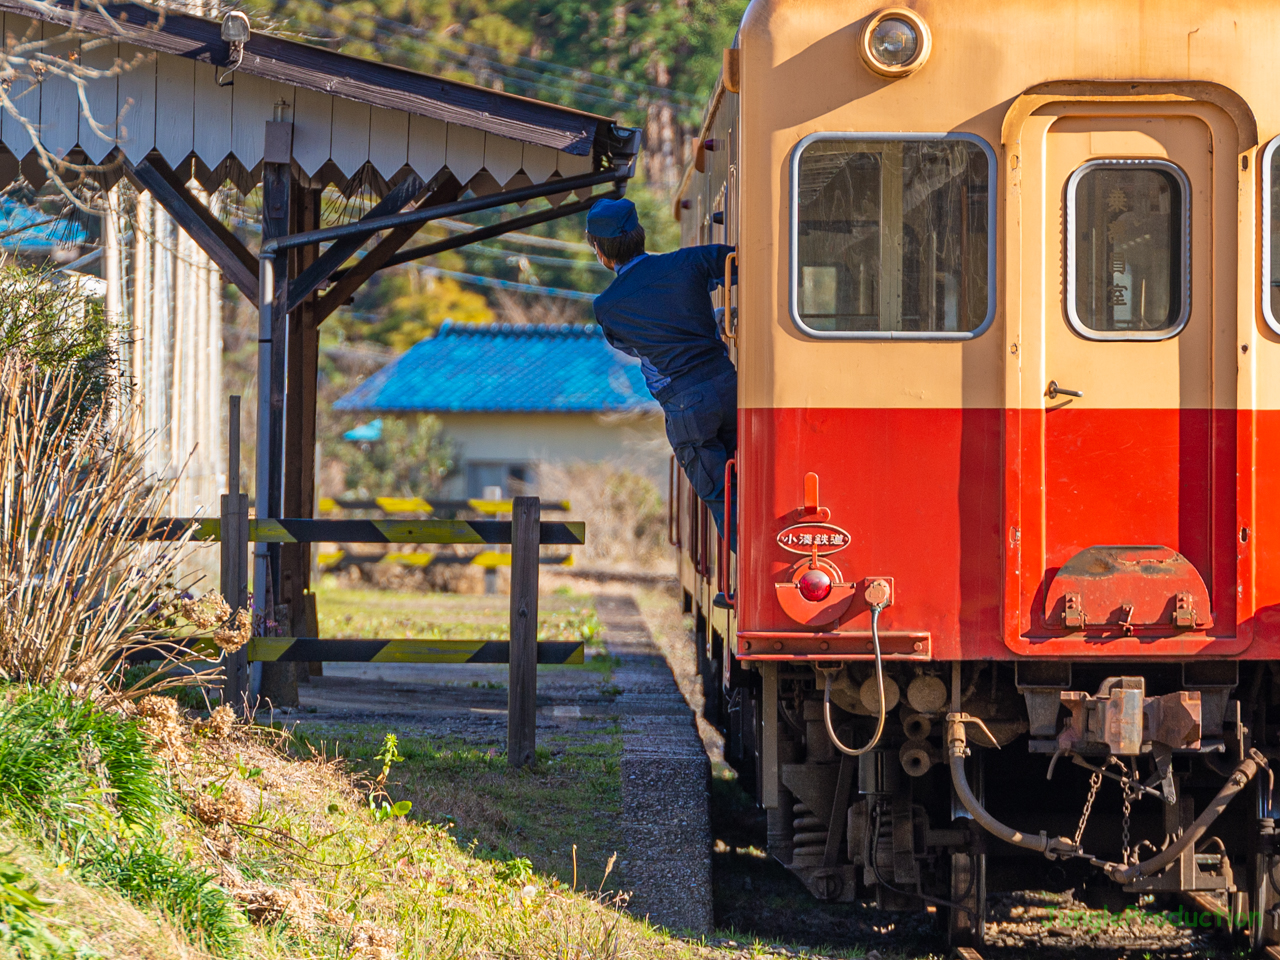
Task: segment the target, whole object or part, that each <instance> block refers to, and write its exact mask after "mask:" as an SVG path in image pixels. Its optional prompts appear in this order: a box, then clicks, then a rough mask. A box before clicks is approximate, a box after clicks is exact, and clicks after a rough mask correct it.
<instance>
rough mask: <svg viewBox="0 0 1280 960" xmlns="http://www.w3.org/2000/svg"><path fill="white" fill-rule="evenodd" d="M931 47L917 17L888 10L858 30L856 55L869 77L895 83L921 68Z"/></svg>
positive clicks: (911, 12)
mask: <svg viewBox="0 0 1280 960" xmlns="http://www.w3.org/2000/svg"><path fill="white" fill-rule="evenodd" d="M931 46H932V38H931V36H930V34H929V27H928V25H927V24H926V23H925V22H924V19H923V18H922V17H921V16H920V15H919V14H918V13H916V12H915V11H914V10H908V9H906V8H905V7H890V8H888V9H886V10H881V11H880V12H879V13H877V14H875V15H874V16H872V17H871V19H869V20H868V21H867V23H866V25H865V26H864V27H863V28H862V37H861V41H860V43H859V53H861V55H862V62H863V63H864V64H866V66H867V69H868V70H870V71H871V72H872V73H874V74H876V75H877V76H881V77H888V78H890V79H898V78H899V77H905V76H908V75H909V74H912V73H915V72H916V71H917V70H919V69H920V68H921V67H922V66H924V62H925V61H926V60H927V59H928V58H929V50H930V47H931Z"/></svg>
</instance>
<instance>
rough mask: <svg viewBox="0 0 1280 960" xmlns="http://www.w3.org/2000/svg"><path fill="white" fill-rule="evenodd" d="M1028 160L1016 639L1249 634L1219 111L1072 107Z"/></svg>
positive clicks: (1024, 164) (1093, 646) (1230, 233)
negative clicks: (1243, 613) (1240, 630)
mask: <svg viewBox="0 0 1280 960" xmlns="http://www.w3.org/2000/svg"><path fill="white" fill-rule="evenodd" d="M1021 143H1022V144H1023V145H1024V146H1023V148H1022V149H1023V153H1022V156H1021V157H1020V158H1019V161H1018V162H1019V164H1020V193H1021V197H1020V210H1019V214H1020V216H1021V219H1022V222H1021V231H1020V238H1019V239H1018V240H1016V241H1014V240H1011V241H1010V242H1011V243H1013V242H1017V243H1018V244H1019V246H1020V248H1021V249H1020V254H1021V256H1020V273H1021V280H1022V284H1021V296H1022V301H1021V310H1020V311H1019V317H1018V318H1016V319H1015V320H1014V321H1012V322H1013V323H1014V324H1015V326H1016V325H1017V324H1019V323H1020V327H1021V329H1020V330H1019V331H1018V332H1017V339H1015V340H1014V343H1013V346H1012V348H1011V349H1012V350H1014V351H1016V350H1018V349H1021V350H1022V354H1021V357H1020V358H1018V361H1017V362H1016V363H1015V364H1014V365H1013V366H1014V367H1015V368H1016V369H1017V371H1018V375H1017V376H1016V377H1014V378H1011V380H1010V386H1012V387H1014V389H1015V391H1016V393H1017V399H1018V405H1019V407H1020V411H1019V412H1020V418H1019V421H1020V422H1019V429H1018V430H1017V431H1015V439H1016V442H1017V445H1018V446H1019V447H1020V454H1021V462H1020V468H1021V477H1020V484H1019V485H1018V487H1019V488H1018V489H1017V490H1016V493H1017V494H1018V496H1019V499H1020V501H1021V502H1020V504H1019V507H1020V514H1021V516H1020V518H1019V519H1018V521H1017V522H1015V523H1014V524H1013V525H1012V526H1011V537H1012V538H1013V539H1014V540H1015V541H1020V543H1018V544H1017V546H1018V547H1020V559H1021V571H1020V576H1021V581H1022V582H1021V585H1020V589H1019V591H1018V593H1019V598H1018V606H1019V619H1020V623H1019V624H1018V631H1017V634H1016V635H1015V634H1012V632H1011V631H1006V640H1007V641H1012V642H1013V644H1014V645H1015V648H1017V649H1020V652H1026V653H1031V652H1039V653H1041V654H1051V653H1054V652H1058V653H1081V652H1084V651H1086V650H1088V651H1092V652H1099V653H1104V654H1125V655H1132V654H1133V653H1136V652H1145V653H1154V654H1157V655H1159V654H1164V655H1183V654H1186V653H1191V652H1195V651H1197V650H1202V649H1207V641H1208V639H1209V637H1210V636H1211V635H1213V634H1217V635H1225V636H1228V637H1230V636H1233V635H1234V633H1235V622H1234V621H1235V618H1234V609H1235V608H1234V581H1235V567H1234V558H1235V551H1234V540H1233V537H1234V511H1233V510H1232V509H1231V508H1230V501H1229V497H1230V493H1231V492H1232V491H1234V487H1235V449H1234V447H1235V442H1234V419H1233V417H1234V406H1235V384H1234V375H1235V369H1234V338H1235V314H1236V309H1235V290H1234V287H1235V246H1236V235H1235V222H1236V202H1237V201H1236V178H1235V170H1234V166H1233V164H1234V160H1235V156H1236V150H1235V149H1234V144H1235V132H1234V127H1233V126H1231V125H1230V121H1229V120H1228V119H1227V118H1226V116H1225V115H1223V114H1220V113H1219V112H1218V111H1216V110H1215V109H1213V108H1210V107H1208V106H1207V105H1206V106H1204V107H1203V108H1200V107H1199V105H1179V108H1178V109H1171V110H1167V111H1166V110H1165V109H1164V108H1162V107H1161V106H1157V105H1154V104H1143V103H1130V104H1114V105H1100V104H1096V103H1087V104H1080V103H1059V104H1054V105H1050V106H1047V107H1043V108H1041V109H1040V110H1038V111H1036V112H1035V113H1033V114H1032V115H1031V116H1030V117H1028V118H1027V121H1026V125H1025V126H1024V128H1023V131H1022V138H1021ZM1215 147H1217V148H1219V149H1217V150H1215ZM1217 156H1221V157H1223V158H1224V159H1225V163H1226V169H1225V171H1222V170H1218V169H1216V168H1215V157H1217ZM1223 174H1225V176H1224V175H1223ZM1215 224H1218V225H1219V226H1218V229H1219V231H1220V232H1221V234H1222V237H1221V239H1219V238H1218V237H1216V236H1215ZM1015 236H1017V235H1015ZM1224 360H1225V364H1224V363H1223V361H1224ZM1224 371H1225V374H1224ZM1010 406H1013V404H1012V403H1011V404H1010ZM1224 494H1225V495H1226V497H1227V498H1228V500H1227V502H1228V508H1227V511H1226V513H1225V515H1220V516H1215V515H1214V511H1213V505H1214V504H1215V503H1220V502H1221V501H1222V500H1223V499H1224ZM1153 642H1159V649H1158V650H1157V649H1155V648H1154V647H1152V646H1151V644H1152V643H1153ZM1222 652H1227V651H1225V650H1224V651H1222Z"/></svg>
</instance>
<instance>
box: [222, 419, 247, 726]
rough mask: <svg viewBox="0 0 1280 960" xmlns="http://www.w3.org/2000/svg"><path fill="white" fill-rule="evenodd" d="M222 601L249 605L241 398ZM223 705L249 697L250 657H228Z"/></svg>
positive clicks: (233, 422)
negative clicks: (241, 472)
mask: <svg viewBox="0 0 1280 960" xmlns="http://www.w3.org/2000/svg"><path fill="white" fill-rule="evenodd" d="M221 538H222V542H221V544H220V546H221V548H222V582H221V587H222V598H223V599H224V600H226V601H227V606H229V607H230V608H231V610H232V612H233V613H234V612H235V611H237V610H244V609H247V608H248V606H249V496H248V494H244V493H241V492H240V398H239V397H237V396H233V397H232V398H231V404H230V412H229V415H228V418H227V492H226V493H224V494H223V495H222V530H221ZM225 673H226V677H225V678H224V679H223V682H222V702H223V703H226V704H230V706H231V708H232V709H233V710H236V711H242V710H244V709H245V707H246V702H247V698H248V694H249V654H248V651H247V650H245V649H244V648H243V647H241V648H240V649H239V650H237V651H236V652H235V653H232V654H228V655H227V657H226V663H225Z"/></svg>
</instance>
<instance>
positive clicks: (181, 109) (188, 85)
mask: <svg viewBox="0 0 1280 960" xmlns="http://www.w3.org/2000/svg"><path fill="white" fill-rule="evenodd" d="M195 68H196V62H195V61H194V60H188V59H187V58H186V57H166V56H163V55H162V56H161V57H160V59H159V61H158V62H157V64H156V116H157V117H158V120H157V122H156V148H157V149H158V150H159V151H160V155H161V156H163V157H164V159H165V162H166V163H168V164H169V166H171V167H176V166H177V165H178V164H179V163H180V162H181V161H182V160H183V159H184V158H185V157H186V156H187V154H189V153H190V152H191V150H192V147H194V145H195V126H194V124H195V84H196V69H195Z"/></svg>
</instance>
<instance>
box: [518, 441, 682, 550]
mask: <svg viewBox="0 0 1280 960" xmlns="http://www.w3.org/2000/svg"><path fill="white" fill-rule="evenodd" d="M538 480H539V483H540V484H541V485H542V487H543V489H545V490H572V491H573V498H572V499H573V513H572V516H573V519H575V520H584V521H586V524H587V542H586V543H585V544H584V545H582V546H580V547H575V548H574V557H575V559H576V560H577V561H578V562H581V563H604V564H608V565H612V566H618V567H628V568H633V569H645V570H647V569H650V568H651V567H653V566H654V565H656V564H658V563H665V562H669V560H670V555H669V550H670V548H669V547H668V546H667V508H666V505H665V503H664V501H663V498H662V493H661V492H660V491H659V490H658V488H657V486H655V485H654V483H653V481H652V480H650V479H649V478H648V477H645V476H644V475H642V474H640V473H637V472H635V471H634V470H629V469H627V468H626V467H625V466H621V465H618V464H612V463H608V462H604V463H576V464H567V465H556V464H547V465H545V466H543V467H542V469H541V472H540V474H539V478H538Z"/></svg>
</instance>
